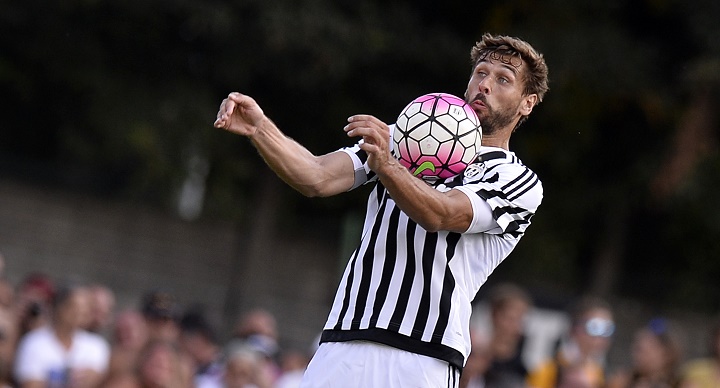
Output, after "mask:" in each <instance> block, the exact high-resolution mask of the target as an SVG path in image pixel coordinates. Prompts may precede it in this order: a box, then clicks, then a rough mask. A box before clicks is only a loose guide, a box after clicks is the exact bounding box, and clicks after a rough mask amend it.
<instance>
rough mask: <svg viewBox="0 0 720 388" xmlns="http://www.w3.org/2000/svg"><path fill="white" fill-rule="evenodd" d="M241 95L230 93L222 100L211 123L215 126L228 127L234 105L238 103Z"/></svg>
mask: <svg viewBox="0 0 720 388" xmlns="http://www.w3.org/2000/svg"><path fill="white" fill-rule="evenodd" d="M241 96H242V95H241V94H240V93H230V94H229V95H228V97H227V98H226V99H224V100H223V101H222V103H221V104H220V109H218V113H217V116H216V118H215V123H213V126H214V127H215V128H225V129H227V128H228V127H229V125H230V117H231V116H232V114H233V112H234V111H235V107H236V106H237V105H238V101H239V100H240V99H241Z"/></svg>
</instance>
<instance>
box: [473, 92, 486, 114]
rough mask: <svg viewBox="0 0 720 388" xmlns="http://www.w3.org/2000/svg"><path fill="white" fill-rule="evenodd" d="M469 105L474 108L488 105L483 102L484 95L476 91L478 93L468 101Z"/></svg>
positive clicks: (478, 108)
mask: <svg viewBox="0 0 720 388" xmlns="http://www.w3.org/2000/svg"><path fill="white" fill-rule="evenodd" d="M470 106H472V107H473V108H475V110H480V109H485V110H487V109H488V106H487V104H486V103H485V96H484V95H482V94H480V93H478V95H477V96H475V98H474V99H473V100H472V101H471V102H470Z"/></svg>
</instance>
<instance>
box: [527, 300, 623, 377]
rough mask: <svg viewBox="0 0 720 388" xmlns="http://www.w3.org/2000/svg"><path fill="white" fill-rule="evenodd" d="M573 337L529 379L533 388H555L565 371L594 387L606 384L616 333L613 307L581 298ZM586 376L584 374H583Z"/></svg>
mask: <svg viewBox="0 0 720 388" xmlns="http://www.w3.org/2000/svg"><path fill="white" fill-rule="evenodd" d="M570 315H571V318H570V320H571V322H570V329H569V333H568V335H567V337H566V338H562V339H561V341H560V342H559V344H558V349H557V351H556V353H555V355H554V356H553V357H551V358H550V359H548V360H545V361H544V362H542V363H541V364H540V365H539V366H538V367H537V368H536V369H535V370H533V371H531V373H530V374H529V375H528V385H530V386H531V387H533V388H554V387H556V386H557V385H558V384H559V383H560V381H561V378H560V377H561V376H562V374H563V373H564V371H572V374H573V375H575V374H576V373H577V374H578V375H580V376H583V377H587V378H589V379H590V386H591V387H602V386H603V384H604V383H605V370H604V357H605V353H606V352H607V350H608V347H609V346H610V339H611V337H612V335H613V333H614V332H615V322H614V321H613V314H612V310H611V308H610V305H609V304H608V303H607V302H606V301H604V300H602V299H599V298H594V297H585V298H581V299H580V300H579V301H578V302H576V304H575V305H574V306H573V307H572V309H571V314H570ZM580 372H582V373H580Z"/></svg>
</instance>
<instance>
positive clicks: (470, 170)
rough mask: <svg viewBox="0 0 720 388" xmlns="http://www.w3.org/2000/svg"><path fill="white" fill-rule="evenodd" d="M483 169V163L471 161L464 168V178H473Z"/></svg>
mask: <svg viewBox="0 0 720 388" xmlns="http://www.w3.org/2000/svg"><path fill="white" fill-rule="evenodd" d="M483 171H485V163H482V162H480V163H473V164H471V165H469V166H467V168H466V169H465V173H464V175H465V178H468V179H473V178H475V177H476V176H478V175H480V174H482V173H483Z"/></svg>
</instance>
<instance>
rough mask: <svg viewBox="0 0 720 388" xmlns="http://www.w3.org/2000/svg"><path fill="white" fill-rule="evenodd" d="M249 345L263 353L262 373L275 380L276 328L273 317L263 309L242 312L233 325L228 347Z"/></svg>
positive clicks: (276, 373) (276, 367) (277, 367)
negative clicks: (231, 337)
mask: <svg viewBox="0 0 720 388" xmlns="http://www.w3.org/2000/svg"><path fill="white" fill-rule="evenodd" d="M245 346H247V347H250V348H251V349H253V350H254V351H255V352H256V353H258V354H261V355H263V362H262V365H263V368H264V372H263V373H264V374H265V375H266V376H270V379H271V381H273V382H274V381H275V380H276V379H277V378H278V377H279V375H280V366H279V365H278V363H277V359H276V358H277V356H278V353H279V346H278V330H277V321H276V320H275V317H274V316H273V315H272V314H271V313H270V312H269V311H267V310H265V309H260V308H258V309H253V310H250V311H248V312H246V313H245V314H243V315H242V316H241V317H240V319H239V320H238V322H237V324H236V325H235V328H234V331H233V339H232V340H230V342H229V344H228V348H229V349H230V350H232V349H233V348H238V347H245Z"/></svg>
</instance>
